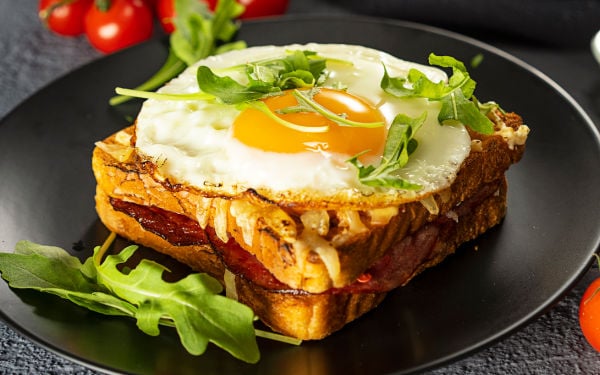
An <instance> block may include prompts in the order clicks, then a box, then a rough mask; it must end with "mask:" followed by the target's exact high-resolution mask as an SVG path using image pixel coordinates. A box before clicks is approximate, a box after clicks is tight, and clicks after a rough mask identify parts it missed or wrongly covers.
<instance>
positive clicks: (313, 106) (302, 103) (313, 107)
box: [284, 90, 385, 128]
mask: <svg viewBox="0 0 600 375" xmlns="http://www.w3.org/2000/svg"><path fill="white" fill-rule="evenodd" d="M317 92H318V90H311V91H309V92H308V95H306V94H304V93H303V92H301V91H300V90H294V97H295V98H296V100H297V101H298V106H295V107H291V108H288V109H287V112H288V113H290V112H292V111H301V112H316V113H319V114H320V115H322V116H323V117H325V118H327V119H329V120H331V121H333V122H335V123H336V124H338V125H339V126H350V127H361V128H378V127H381V126H384V125H385V123H383V122H381V121H379V122H358V121H352V120H348V119H347V118H345V117H343V116H341V115H338V114H337V113H334V112H332V111H330V110H329V109H327V108H325V107H323V106H322V105H320V104H319V103H317V102H316V101H315V100H314V99H313V96H314V95H315V94H316V93H317ZM284 112H285V110H284Z"/></svg>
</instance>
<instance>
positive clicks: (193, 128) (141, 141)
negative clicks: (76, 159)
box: [136, 44, 471, 199]
mask: <svg viewBox="0 0 600 375" xmlns="http://www.w3.org/2000/svg"><path fill="white" fill-rule="evenodd" d="M290 50H310V51H315V52H317V53H318V54H320V55H322V56H324V57H328V58H333V59H339V60H342V61H345V62H351V64H348V63H339V62H338V63H336V62H333V63H329V64H328V66H327V70H328V71H329V72H330V74H329V76H328V78H327V80H326V81H325V83H324V85H325V86H327V85H335V84H337V83H341V84H342V85H343V86H344V87H347V90H348V92H350V93H352V94H354V95H357V96H360V97H362V98H363V99H365V100H367V101H368V102H370V103H371V104H372V105H374V106H375V107H377V108H378V109H379V110H380V111H381V113H382V114H383V116H384V117H385V119H386V122H387V123H388V125H389V124H390V123H391V121H392V120H393V118H394V117H395V116H396V114H398V113H403V114H406V115H408V116H412V117H417V116H419V115H421V114H422V113H423V112H427V119H426V121H425V123H424V124H423V126H422V127H421V129H420V130H419V131H418V133H417V135H416V136H415V138H416V139H417V140H418V141H419V147H418V148H417V151H416V152H415V153H414V154H413V155H411V158H410V161H409V163H408V164H407V166H406V167H405V168H404V169H403V170H401V171H400V173H399V174H400V176H401V177H403V178H405V179H407V180H408V181H410V182H414V183H417V184H420V185H422V186H423V188H422V189H421V190H419V191H417V192H410V191H401V190H381V189H374V188H369V187H366V186H364V185H362V184H361V183H360V181H359V180H358V175H357V170H356V169H355V168H354V167H353V166H351V165H350V164H348V163H347V162H346V160H347V159H348V158H349V156H348V155H337V154H335V153H324V152H320V153H318V152H309V151H307V152H303V153H296V154H293V153H289V154H288V153H275V152H266V151H263V150H260V149H255V148H252V147H248V146H246V145H244V144H242V143H241V142H239V141H238V140H236V139H234V138H232V137H231V136H230V133H229V128H230V126H231V124H232V123H233V121H234V119H235V118H236V116H237V115H238V114H239V111H238V110H237V109H235V108H234V107H233V106H228V105H224V104H218V103H211V102H204V101H177V100H163V99H149V100H147V101H146V102H145V103H144V104H143V106H142V109H141V112H140V114H139V116H138V118H137V122H136V147H137V150H138V152H139V153H140V154H142V155H145V156H146V157H148V158H150V159H151V160H154V161H155V162H156V164H157V165H159V170H160V173H161V174H163V175H164V176H165V177H168V178H169V179H170V180H171V181H172V182H178V183H185V184H188V185H191V186H194V187H197V188H200V189H206V188H207V186H209V187H218V188H219V189H221V191H222V192H226V193H227V194H236V193H239V192H242V191H244V190H246V189H248V188H252V189H255V190H257V191H259V192H261V194H263V195H266V196H267V197H269V198H271V199H277V197H290V196H293V195H294V192H302V194H303V195H306V194H309V195H311V196H316V197H322V198H323V197H324V198H330V199H354V198H356V197H357V196H367V195H368V196H371V195H373V194H386V195H391V196H396V197H404V198H406V199H414V198H415V197H417V198H418V197H419V196H426V195H429V194H430V193H432V192H435V191H438V190H441V189H443V188H445V187H447V186H449V184H450V183H451V182H452V181H453V180H454V178H455V177H456V173H457V171H458V169H459V167H460V165H461V163H462V162H463V160H464V159H465V157H466V156H467V155H468V154H469V152H470V143H471V142H470V137H469V135H468V133H467V131H466V129H465V128H464V126H462V125H453V126H447V125H446V126H441V125H440V124H439V123H438V121H437V115H438V113H439V110H440V105H439V103H436V102H430V101H427V100H426V99H422V98H410V99H407V98H404V99H400V98H394V97H392V96H390V95H389V94H386V93H385V92H383V90H382V89H381V88H380V86H379V83H380V80H381V77H382V76H383V64H385V66H386V68H387V69H388V72H389V73H390V75H392V76H405V75H406V74H407V73H408V71H409V70H410V69H411V68H416V69H418V70H420V71H422V72H423V73H425V74H426V75H427V76H428V77H429V78H430V79H431V80H433V81H440V80H445V79H446V78H447V77H446V75H445V73H444V72H443V71H441V70H438V69H435V68H432V67H429V66H424V65H420V64H416V63H412V62H407V61H404V60H400V59H398V58H395V57H393V56H391V55H389V54H387V53H384V52H381V51H377V50H374V49H370V48H366V47H361V46H353V45H343V44H307V45H287V46H261V47H252V48H247V49H244V50H238V51H232V52H228V53H225V54H221V55H217V56H211V57H209V58H207V59H205V60H202V61H200V62H198V63H197V64H195V65H194V66H191V67H189V68H188V69H186V70H185V71H184V72H183V73H182V74H181V75H180V76H179V77H177V78H175V79H173V80H172V81H171V82H170V83H168V84H167V85H165V86H164V87H163V88H161V89H160V90H159V91H160V92H165V93H194V92H198V90H199V88H198V84H197V82H196V70H197V67H198V66H199V65H205V66H208V67H210V68H211V69H213V70H215V71H216V72H217V74H219V75H229V76H231V77H232V78H233V79H235V80H238V81H240V82H243V81H244V80H245V77H244V76H243V73H239V72H238V71H235V70H227V69H226V68H228V67H231V66H236V65H240V64H244V63H248V62H253V61H258V60H262V59H265V58H274V57H278V56H281V57H283V56H284V55H285V53H286V51H290ZM336 197H337V198H336ZM340 197H343V198H340Z"/></svg>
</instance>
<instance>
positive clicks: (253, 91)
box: [197, 51, 326, 104]
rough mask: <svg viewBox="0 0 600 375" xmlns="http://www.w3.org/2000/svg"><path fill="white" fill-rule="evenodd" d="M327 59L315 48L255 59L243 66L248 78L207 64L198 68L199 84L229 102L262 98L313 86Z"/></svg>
mask: <svg viewBox="0 0 600 375" xmlns="http://www.w3.org/2000/svg"><path fill="white" fill-rule="evenodd" d="M325 66H326V60H325V59H324V58H323V57H321V56H319V55H317V54H316V53H314V52H312V51H291V52H290V53H288V54H287V55H286V56H285V57H283V58H277V59H269V60H263V61H257V62H253V63H251V64H247V65H244V66H238V67H236V68H237V69H241V68H244V69H245V73H246V77H247V80H248V82H247V83H246V84H245V85H244V84H242V83H239V82H237V81H235V80H234V79H232V78H230V77H227V76H224V77H220V76H218V75H216V74H215V73H213V71H212V70H211V69H210V68H208V67H206V66H200V67H199V68H198V72H197V79H198V87H199V88H200V90H202V92H204V93H208V94H212V95H214V96H215V97H217V98H218V99H219V100H221V101H222V102H223V103H226V104H239V103H243V102H249V101H253V100H258V99H262V98H264V97H266V96H269V95H273V94H276V93H280V92H282V91H284V90H289V89H296V88H310V87H314V86H315V85H316V84H317V83H318V82H319V80H320V79H322V77H323V75H324V72H325Z"/></svg>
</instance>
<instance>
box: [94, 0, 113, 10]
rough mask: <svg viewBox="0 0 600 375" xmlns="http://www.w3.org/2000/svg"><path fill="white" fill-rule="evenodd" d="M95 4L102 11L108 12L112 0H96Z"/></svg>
mask: <svg viewBox="0 0 600 375" xmlns="http://www.w3.org/2000/svg"><path fill="white" fill-rule="evenodd" d="M94 5H95V6H96V8H98V10H99V11H101V12H108V10H109V9H110V0H95V1H94Z"/></svg>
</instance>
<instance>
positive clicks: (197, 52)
mask: <svg viewBox="0 0 600 375" xmlns="http://www.w3.org/2000/svg"><path fill="white" fill-rule="evenodd" d="M174 6H175V9H176V12H175V18H174V20H173V23H174V24H175V27H176V30H175V31H174V32H173V33H172V34H171V36H170V39H169V41H170V42H169V44H170V45H169V54H168V57H167V59H166V61H165V63H164V64H163V66H162V67H161V68H160V69H159V70H158V71H157V72H156V73H155V74H154V75H153V76H151V77H150V78H149V79H148V80H147V81H146V82H144V83H142V84H141V85H139V86H137V87H136V88H135V91H136V92H137V91H139V92H141V91H151V90H155V89H157V88H158V87H160V86H162V85H163V84H164V83H165V82H167V81H169V80H170V79H171V78H173V77H175V76H177V75H178V74H179V73H181V72H182V71H183V70H184V69H185V68H186V67H187V66H189V65H191V64H193V63H195V62H196V61H198V60H200V59H203V58H205V57H207V56H210V55H214V54H219V53H223V52H225V51H228V50H232V49H242V48H245V47H246V44H245V43H244V42H243V41H232V39H233V38H234V36H235V34H236V32H237V30H238V29H239V23H237V22H235V18H236V17H238V16H239V15H240V14H241V13H242V12H243V9H244V8H243V6H242V5H240V4H239V3H237V1H235V0H219V2H218V4H217V7H216V8H215V11H214V13H211V12H210V11H209V10H208V8H207V7H206V5H205V4H204V2H201V1H197V0H176V1H175V3H174ZM131 93H132V92H128V93H127V94H125V93H123V94H119V92H118V91H117V94H119V95H117V96H114V97H112V98H111V99H110V100H109V104H110V105H113V106H114V105H119V104H122V103H124V102H126V101H128V100H130V99H131V98H132V97H137V95H134V96H128V95H129V94H131Z"/></svg>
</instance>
